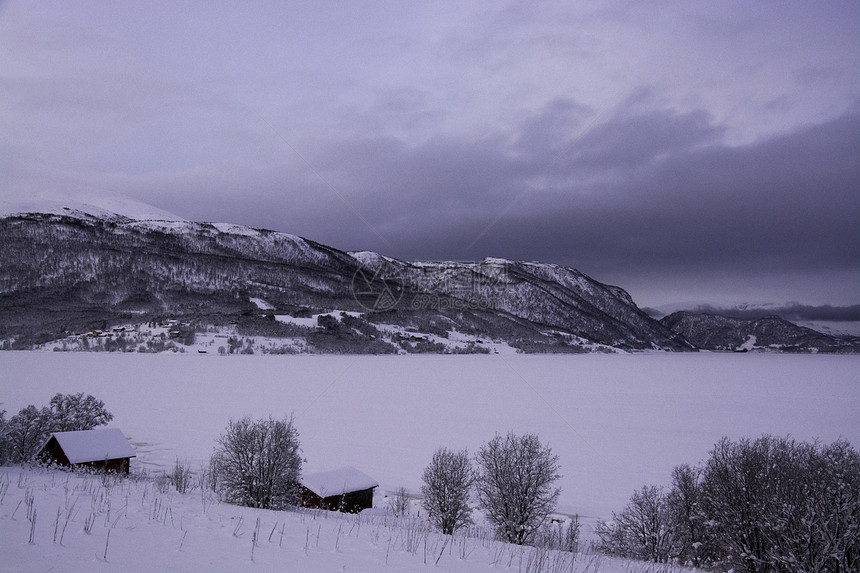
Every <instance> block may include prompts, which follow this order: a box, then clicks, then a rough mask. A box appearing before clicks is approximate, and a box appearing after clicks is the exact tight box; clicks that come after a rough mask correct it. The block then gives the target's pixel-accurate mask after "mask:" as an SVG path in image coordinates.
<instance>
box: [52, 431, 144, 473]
mask: <svg viewBox="0 0 860 573" xmlns="http://www.w3.org/2000/svg"><path fill="white" fill-rule="evenodd" d="M133 457H136V456H135V452H134V448H133V447H132V446H131V444H130V443H128V440H127V439H126V437H125V436H124V435H123V433H122V432H121V431H120V430H118V429H116V428H113V429H108V430H83V431H79V432H54V433H53V434H51V436H50V437H49V438H48V441H47V442H45V445H44V446H42V449H41V450H40V451H39V454H38V459H40V460H42V461H44V462H47V463H52V464H56V465H60V466H69V467H75V468H81V467H83V468H93V469H98V470H104V471H108V472H118V473H126V474H127V473H128V470H129V464H130V462H131V458H133Z"/></svg>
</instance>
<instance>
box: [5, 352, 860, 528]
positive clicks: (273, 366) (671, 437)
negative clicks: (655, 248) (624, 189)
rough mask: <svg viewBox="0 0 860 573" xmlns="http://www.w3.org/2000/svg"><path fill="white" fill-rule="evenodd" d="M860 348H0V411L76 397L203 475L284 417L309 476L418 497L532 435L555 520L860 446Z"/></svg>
mask: <svg viewBox="0 0 860 573" xmlns="http://www.w3.org/2000/svg"><path fill="white" fill-rule="evenodd" d="M858 372H860V356H815V355H771V354H767V355H763V354H753V353H746V354H710V353H697V354H686V353H685V354H666V353H646V354H627V355H622V354H618V355H602V354H601V355H576V356H546V355H542V356H528V355H508V354H492V355H467V356H443V355H420V356H312V355H297V356H227V357H219V356H212V355H207V356H200V355H197V354H155V355H152V354H138V353H129V354H121V353H65V352H64V353H56V352H0V401H2V406H0V408H3V409H5V410H6V411H7V416H8V415H12V414H14V413H15V412H17V411H18V410H19V409H20V408H22V407H23V406H26V405H27V404H35V405H44V404H47V403H48V401H49V400H50V398H51V396H52V395H53V394H55V393H57V392H62V393H72V392H88V393H90V394H93V395H94V396H96V397H98V398H99V399H101V400H104V402H105V404H106V406H107V407H108V409H109V410H110V411H111V412H113V414H114V416H115V417H114V420H113V422H112V423H111V426H112V427H118V428H121V429H122V430H123V432H124V433H125V434H126V435H127V436H129V438H130V439H131V441H132V443H133V444H134V445H135V447H136V448H137V452H138V457H137V458H136V459H135V460H134V461H133V466H137V467H143V468H151V469H159V468H168V467H170V466H172V464H173V462H174V460H175V459H177V458H179V459H181V460H187V461H188V462H189V463H190V464H191V465H192V467H195V468H196V467H200V466H201V465H202V464H203V463H204V462H205V461H206V460H207V459H208V457H209V454H210V453H211V451H212V447H213V445H214V442H215V439H216V438H217V436H218V435H219V434H220V433H221V431H222V430H223V429H224V426H225V425H226V423H227V420H228V419H229V418H231V417H234V418H235V417H241V416H245V415H249V416H254V417H262V416H268V415H270V414H271V415H273V416H276V417H279V416H288V415H289V414H290V413H291V412H292V413H295V416H296V424H297V426H298V429H299V431H300V434H301V442H302V445H303V450H304V452H303V455H304V456H305V458H306V459H307V463H306V464H305V470H306V471H309V472H311V471H322V470H327V469H331V468H335V467H340V466H345V465H350V466H354V467H356V468H358V469H359V470H361V471H363V472H365V473H367V474H368V475H370V476H372V477H373V478H375V479H376V480H378V481H379V483H380V485H381V487H380V490H381V492H382V493H384V492H387V491H393V490H394V489H396V488H398V487H400V486H403V487H405V488H407V490H409V491H410V492H413V493H414V492H417V491H418V489H419V487H420V484H421V481H420V480H421V478H420V476H421V471H422V470H423V468H424V466H426V464H427V463H428V462H429V460H430V458H431V456H432V454H433V452H434V451H435V449H436V448H438V447H440V446H447V447H449V448H455V449H460V448H468V449H469V450H470V451H472V452H474V451H475V450H477V448H478V447H480V445H481V444H482V443H484V442H485V441H487V440H489V439H491V438H492V437H493V436H494V435H495V433H497V432H499V433H504V432H507V431H508V430H514V431H516V432H535V433H537V434H539V435H540V437H541V439H543V440H544V441H545V442H548V443H549V444H550V446H551V447H552V448H553V450H554V451H555V452H556V453H557V454H558V455H559V457H560V463H561V465H562V471H561V473H562V474H563V476H564V477H563V478H562V480H561V487H562V489H563V491H562V496H561V499H560V510H561V511H563V512H565V513H570V514H572V513H577V514H579V515H581V516H584V518H585V519H584V521H585V523H586V524H588V523H589V521H593V519H594V518H595V517H608V516H609V515H610V512H611V511H612V510H618V509H620V508H621V507H623V505H624V504H625V503H626V501H627V500H628V498H629V496H630V494H631V493H632V492H633V490H634V489H637V488H639V487H641V486H642V485H645V484H651V483H655V484H666V483H668V481H669V476H670V472H671V469H672V467H673V466H675V465H677V464H680V463H684V462H688V463H696V462H698V461H700V460H702V459H704V458H705V457H706V456H707V454H708V451H709V450H710V448H711V447H712V446H713V444H714V443H715V442H716V441H717V440H718V439H719V438H720V437H721V436H723V435H726V436H729V437H731V438H738V437H741V436H751V437H756V436H759V435H761V434H762V433H765V432H767V433H771V434H776V435H785V434H791V435H793V436H794V437H795V438H798V439H803V440H809V439H813V438H816V437H817V438H820V439H821V440H824V441H826V442H831V441H833V440H835V439H837V438H839V437H844V438H846V439H848V440H849V441H851V442H852V443H853V444H854V445H855V446H857V445H860V417H858V416H857V412H858V411H860V377H858V374H857V373H858Z"/></svg>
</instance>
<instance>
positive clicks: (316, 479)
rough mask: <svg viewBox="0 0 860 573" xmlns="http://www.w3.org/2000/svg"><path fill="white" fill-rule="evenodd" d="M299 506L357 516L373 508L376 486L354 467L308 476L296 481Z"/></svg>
mask: <svg viewBox="0 0 860 573" xmlns="http://www.w3.org/2000/svg"><path fill="white" fill-rule="evenodd" d="M299 484H301V486H302V505H303V506H304V507H318V508H321V509H329V510H339V511H344V512H348V513H358V512H359V511H361V510H362V509H368V508H371V507H373V490H374V489H376V488H377V487H379V484H378V483H377V482H376V480H374V479H373V478H372V477H370V476H369V475H367V474H365V473H363V472H360V471H358V470H357V469H355V468H353V467H344V468H340V469H336V470H329V471H326V472H319V473H314V474H307V475H305V476H302V479H301V480H299Z"/></svg>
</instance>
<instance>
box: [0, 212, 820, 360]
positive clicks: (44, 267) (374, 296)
mask: <svg viewBox="0 0 860 573" xmlns="http://www.w3.org/2000/svg"><path fill="white" fill-rule="evenodd" d="M69 205H70V204H65V205H62V204H61V205H60V206H57V205H54V207H53V208H52V209H50V210H49V212H47V213H40V212H26V213H24V212H12V213H10V212H9V211H10V210H9V209H8V208H4V209H0V232H2V236H3V237H4V241H5V243H6V244H5V247H6V248H5V249H3V252H2V253H0V263H2V264H0V339H4V340H5V343H4V344H5V347H7V348H9V347H14V348H22V347H24V348H25V347H32V346H34V345H39V344H44V343H45V342H49V341H51V340H57V339H59V338H62V337H63V336H68V335H69V334H70V333H75V334H79V333H80V332H82V331H93V330H95V331H99V330H109V329H110V328H111V327H112V326H114V325H118V324H123V325H128V324H133V323H135V321H137V322H138V323H139V322H142V321H147V322H156V321H161V320H166V319H170V320H174V321H177V322H181V323H182V324H184V328H185V330H186V331H188V333H190V334H192V335H193V333H194V332H200V333H202V332H206V331H209V330H212V329H219V328H220V329H226V330H230V329H231V328H232V329H234V330H236V335H237V336H238V335H239V334H243V335H245V336H254V335H260V336H263V335H265V336H270V337H273V338H278V337H281V338H288V339H296V340H301V341H302V342H296V343H294V344H293V346H291V347H290V348H289V349H287V350H289V351H308V352H413V351H431V352H446V351H452V350H458V351H459V350H464V351H466V350H468V351H490V350H491V348H495V347H492V345H490V344H489V343H488V342H487V341H488V340H494V341H499V342H497V344H506V345H510V347H513V348H516V349H518V350H520V351H526V352H587V351H607V350H622V351H643V350H662V351H687V350H696V349H697V347H698V348H707V349H733V348H736V347H737V346H738V344H734V343H733V344H734V346H732V344H729V343H726V344H724V345H715V344H710V343H709V342H708V341H704V342H702V340H700V339H701V336H699V338H696V335H695V333H692V331H690V332H691V334H690V336H693V338H694V339H696V340H700V342H702V344H701V345H700V344H696V343H695V342H693V340H691V339H690V338H689V337H688V336H687V334H685V333H686V332H687V331H685V330H683V329H680V328H679V327H678V323H676V322H673V321H665V319H664V320H661V321H657V320H654V319H653V318H651V317H650V316H648V315H647V314H646V313H645V312H643V311H642V309H640V308H639V307H638V306H637V305H636V304H635V302H634V301H633V298H632V297H631V296H630V294H629V293H628V292H627V291H625V290H624V289H623V288H621V287H619V286H614V285H607V284H603V283H600V282H599V281H596V280H594V279H593V278H591V277H589V276H588V275H586V274H584V273H582V272H580V271H578V270H576V269H573V268H570V267H564V266H560V265H556V264H551V263H540V262H533V261H509V260H506V259H500V258H492V257H487V258H485V259H484V260H482V261H476V262H455V261H402V260H399V259H396V258H393V257H389V256H386V255H382V254H380V253H375V252H370V251H353V252H347V251H341V250H339V249H336V248H333V247H329V246H327V245H324V244H322V243H317V242H315V241H312V240H310V239H305V238H303V237H299V236H297V235H291V234H288V233H281V232H276V231H271V230H267V229H255V228H251V227H246V226H243V225H235V224H230V223H199V222H192V221H187V220H184V219H182V218H181V217H177V216H175V215H172V214H170V213H167V212H163V211H160V210H158V209H156V208H146V207H147V206H142V207H141V205H139V204H138V205H134V206H133V210H134V211H136V212H144V213H147V215H146V216H145V217H143V218H138V217H136V216H134V214H133V213H132V214H131V215H129V214H121V213H115V212H111V211H109V210H107V209H105V208H102V207H98V206H93V205H90V204H84V206H83V208H81V206H75V205H73V204H71V206H69ZM159 217H163V218H159ZM254 301H265V305H266V308H265V309H264V308H261V307H260V306H259V305H258V304H257V303H255V302H254ZM337 312H342V313H345V314H342V315H337ZM332 313H334V314H332ZM313 316H316V317H318V319H319V321H320V322H319V323H318V324H316V325H313V324H308V319H307V317H313ZM326 316H327V317H328V318H325V317H326ZM320 317H322V318H320ZM332 317H333V318H332ZM666 318H668V317H666ZM236 325H238V326H236ZM123 328H125V327H123ZM395 331H396V332H395ZM813 332H814V331H813ZM188 333H186V334H188ZM818 334H820V333H818ZM463 336H466V337H467V338H468V337H471V338H470V342H468V344H467V346H466V347H465V349H464V348H461V347H460V346H452V344H450V343H449V342H450V340H452V339H453V338H457V337H460V338H462V337H463ZM821 336H826V335H821ZM808 338H809V337H808ZM813 338H814V337H812V338H809V339H810V340H812V339H813ZM816 340H817V339H816ZM819 342H820V341H819ZM783 346H784V347H787V346H788V345H785V344H784V345H783ZM231 348H232V346H231ZM272 348H274V345H273V346H272ZM284 348H286V347H284ZM816 348H818V349H819V350H823V351H827V348H829V347H828V346H827V345H826V344H818V346H816ZM793 350H795V351H802V350H803V349H802V348H794V349H793ZM285 351H286V350H285Z"/></svg>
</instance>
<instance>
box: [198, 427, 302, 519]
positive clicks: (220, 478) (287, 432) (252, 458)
mask: <svg viewBox="0 0 860 573" xmlns="http://www.w3.org/2000/svg"><path fill="white" fill-rule="evenodd" d="M299 451H300V445H299V434H298V430H296V427H295V425H294V424H293V418H292V417H290V418H289V419H285V420H275V419H273V418H271V417H270V418H268V419H260V420H252V419H251V418H249V417H245V418H242V419H241V420H235V421H234V420H230V422H229V423H228V424H227V429H226V430H225V431H224V433H223V434H222V435H221V437H220V438H219V439H218V443H217V445H216V447H215V452H214V453H213V455H212V463H211V467H212V473H213V476H212V482H213V484H214V485H215V488H216V491H217V492H218V493H219V495H220V496H221V497H222V499H224V500H226V501H229V502H231V503H237V504H240V505H247V506H249V507H259V508H262V509H283V508H286V507H291V506H295V505H297V504H298V502H299V484H298V482H299V477H300V474H301V465H302V460H301V456H300V455H299Z"/></svg>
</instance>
